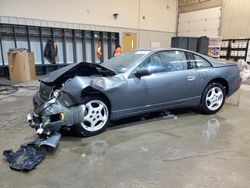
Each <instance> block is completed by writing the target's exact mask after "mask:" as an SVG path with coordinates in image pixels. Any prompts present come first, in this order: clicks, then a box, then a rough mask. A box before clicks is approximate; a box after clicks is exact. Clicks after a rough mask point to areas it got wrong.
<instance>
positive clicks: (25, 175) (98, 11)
mask: <svg viewBox="0 0 250 188" xmlns="http://www.w3.org/2000/svg"><path fill="white" fill-rule="evenodd" d="M249 9H250V2H249V1H247V0H241V1H239V0H227V1H226V0H126V1H121V2H119V1H114V0H105V1H99V0H92V1H87V0H81V1H80V0H73V1H66V0H54V1H49V0H43V1H41V0H37V1H32V0H26V1H14V0H0V105H1V108H0V120H1V122H0V135H1V136H0V151H1V153H2V152H3V151H4V150H8V149H13V150H14V151H16V150H17V149H18V148H19V147H20V145H21V144H23V143H26V142H28V141H30V140H32V139H34V138H35V137H36V133H35V131H34V129H32V128H30V127H29V126H28V124H27V121H26V116H27V114H29V113H31V112H32V110H33V100H32V97H33V95H34V94H35V92H37V91H38V89H39V85H40V82H39V79H41V78H42V77H43V76H44V75H46V74H48V73H51V72H52V71H55V70H58V69H60V68H62V67H65V66H68V65H71V64H74V63H78V62H82V61H83V62H89V63H95V64H100V65H101V64H102V63H103V62H105V61H107V60H108V59H110V58H112V57H113V56H114V52H115V50H116V46H117V45H118V44H119V45H120V46H121V49H122V51H123V52H128V51H131V50H135V49H138V48H139V49H148V48H171V47H174V48H181V49H187V50H191V51H194V52H198V53H201V54H204V55H208V56H210V57H213V58H215V59H224V60H228V61H232V62H234V63H236V64H237V65H238V67H239V70H240V76H241V78H242V84H241V87H240V89H239V90H238V91H237V92H236V93H234V94H233V95H232V96H230V97H229V98H227V99H226V101H225V105H224V106H223V108H222V109H221V110H220V111H219V112H218V113H216V114H211V115H204V114H202V113H200V112H199V111H197V110H196V109H195V108H184V109H173V110H170V111H162V110H160V111H157V112H154V113H147V114H143V115H139V116H134V117H130V118H125V119H121V120H118V121H114V122H111V124H110V126H109V127H108V128H107V130H106V131H105V132H103V133H101V134H98V135H95V136H91V137H79V136H77V135H74V134H71V133H68V132H62V138H61V139H60V142H59V145H58V147H57V148H56V149H55V151H53V152H52V153H48V154H47V155H46V158H45V159H44V161H42V162H41V163H40V164H39V165H38V166H37V167H36V168H35V169H34V170H32V171H30V172H18V171H14V170H11V169H10V168H9V163H8V161H7V159H6V158H5V157H4V156H3V155H1V156H0V187H1V188H16V187H18V188H20V187H33V188H45V187H72V188H78V187H86V188H88V187H93V188H94V187H98V188H106V187H107V188H111V187H114V188H119V187H120V188H127V187H128V188H144V187H145V188H158V187H159V188H161V187H164V188H165V187H185V188H189V187H190V188H191V187H209V188H210V187H227V188H231V187H232V188H235V187H237V188H241V187H242V188H245V187H249V183H250V181H249V178H250V175H249V174H250V146H249V135H248V133H249V134H250V127H249V123H248V121H250V116H249V114H248V113H249V112H250V108H249V106H250V100H249V99H250V94H249V91H250V65H249V63H250V24H249V18H250V11H249ZM49 39H50V40H53V41H54V43H55V44H56V45H57V50H58V52H57V54H56V57H55V59H54V61H53V62H51V61H49V60H48V59H47V58H46V57H44V49H45V46H46V44H47V41H48V40H49ZM99 47H100V51H98V50H99ZM13 50H14V51H19V50H21V52H20V53H24V54H29V55H28V56H25V57H28V60H27V58H26V59H25V58H24V59H22V58H21V60H20V62H19V63H22V61H27V62H28V63H27V64H28V65H29V66H30V67H33V68H29V71H28V72H27V70H26V72H25V71H24V72H21V70H20V69H16V70H15V68H14V66H15V65H12V62H11V61H12V57H11V56H12V55H13V54H14V53H13ZM11 51H12V52H11ZM99 52H100V53H101V55H100V53H99ZM13 70H14V71H16V72H15V73H13ZM32 71H33V72H32ZM52 74H53V73H52ZM229 74H230V73H229ZM176 84H177V85H178V83H176ZM1 85H3V86H4V85H10V86H15V87H14V89H16V90H17V91H15V92H13V93H10V94H6V93H5V88H4V87H2V86H1ZM1 87H2V88H3V89H2V88H1ZM121 100H126V99H121Z"/></svg>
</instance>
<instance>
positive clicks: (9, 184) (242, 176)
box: [0, 82, 250, 188]
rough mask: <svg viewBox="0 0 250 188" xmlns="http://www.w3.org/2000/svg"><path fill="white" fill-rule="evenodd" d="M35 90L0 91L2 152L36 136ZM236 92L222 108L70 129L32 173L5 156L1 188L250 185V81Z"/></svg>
mask: <svg viewBox="0 0 250 188" xmlns="http://www.w3.org/2000/svg"><path fill="white" fill-rule="evenodd" d="M31 84H35V85H36V84H37V82H31V83H28V85H31ZM32 94H33V91H28V90H24V89H21V90H19V91H18V92H17V93H14V94H12V95H9V96H0V105H1V108H0V120H1V122H0V151H1V152H2V151H3V150H5V149H10V148H13V149H14V150H16V149H18V147H19V145H20V144H21V143H24V142H26V141H28V140H30V139H32V138H33V137H34V130H32V129H31V128H29V127H28V126H27V124H26V122H25V121H26V114H27V113H29V112H30V111H31V110H32ZM235 98H236V100H237V101H238V100H240V105H239V106H235V105H231V104H226V105H225V106H224V108H223V109H222V110H221V111H220V112H219V113H218V114H216V115H209V116H207V115H200V114H197V113H195V112H191V111H185V112H181V113H179V114H177V117H178V118H177V119H167V118H165V117H164V116H159V115H157V114H156V115H155V116H153V117H151V118H140V117H137V118H133V119H132V120H124V121H122V122H118V123H117V124H118V125H116V126H112V127H111V128H109V129H108V130H107V131H106V132H104V133H103V134H101V135H97V136H95V137H89V138H77V137H72V136H65V137H63V138H62V139H61V141H60V145H59V147H58V149H57V150H56V152H55V153H54V154H50V155H47V157H46V159H45V160H44V161H43V162H42V163H41V164H40V165H38V166H37V169H35V170H32V171H30V172H28V173H22V172H16V171H13V170H10V169H9V164H8V162H7V161H6V159H5V158H4V157H3V156H2V155H1V156H0V188H22V187H25V188H27V187H32V188H45V187H46V188H47V187H49V188H51V187H53V188H59V187H60V188H62V187H66V188H68V187H70V188H78V187H84V188H89V187H93V188H96V187H97V188H144V187H147V188H148V187H149V188H151V187H152V188H158V187H164V188H165V187H174V188H178V187H185V188H189V187H199V188H200V187H202V188H205V187H209V188H210V187H223V188H224V187H226V188H231V187H237V188H241V187H242V188H245V187H249V184H250V126H249V122H250V116H249V113H250V86H248V85H243V86H242V87H241V89H240V92H239V93H238V95H236V97H235ZM233 100H235V99H233ZM233 103H234V102H233ZM140 119H143V120H140Z"/></svg>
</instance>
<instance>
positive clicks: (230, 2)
mask: <svg viewBox="0 0 250 188" xmlns="http://www.w3.org/2000/svg"><path fill="white" fill-rule="evenodd" d="M249 20H250V1H249V0H224V3H223V11H222V26H221V35H222V37H223V38H225V39H234V38H235V39H237V38H250V21H249Z"/></svg>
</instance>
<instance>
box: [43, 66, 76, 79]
mask: <svg viewBox="0 0 250 188" xmlns="http://www.w3.org/2000/svg"><path fill="white" fill-rule="evenodd" d="M79 64H80V63H73V64H71V65H68V66H66V67H62V68H60V69H58V70H56V71H53V72H51V73H49V74H47V75H45V76H44V77H43V78H41V79H39V80H40V81H42V82H45V83H52V82H55V81H56V80H57V79H58V78H60V77H61V76H62V75H63V74H65V73H66V72H68V71H70V70H71V69H73V68H75V67H77V66H79Z"/></svg>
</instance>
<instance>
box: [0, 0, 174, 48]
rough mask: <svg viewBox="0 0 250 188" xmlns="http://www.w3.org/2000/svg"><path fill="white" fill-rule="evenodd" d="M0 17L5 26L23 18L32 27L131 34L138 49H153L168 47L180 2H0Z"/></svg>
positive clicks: (142, 0)
mask: <svg viewBox="0 0 250 188" xmlns="http://www.w3.org/2000/svg"><path fill="white" fill-rule="evenodd" d="M114 13H119V16H118V19H116V20H115V19H113V14H114ZM0 16H1V18H2V19H1V21H2V22H4V23H6V22H16V20H20V18H24V19H23V20H22V21H21V22H24V23H25V24H27V22H32V25H43V26H45V25H49V24H50V25H49V26H51V27H53V25H59V26H60V25H62V24H68V23H74V25H73V24H72V27H80V28H82V29H87V28H89V29H93V30H101V31H107V30H112V31H113V30H114V32H115V31H118V32H120V33H123V32H131V31H132V32H136V33H138V39H139V40H138V41H137V42H138V46H139V47H150V41H158V40H159V39H160V40H161V41H159V42H161V43H162V44H163V45H162V46H163V47H169V46H170V44H169V42H166V41H165V37H166V40H167V41H168V40H170V38H169V37H172V36H173V35H175V33H176V22H177V1H176V0H167V1H166V0H126V1H116V0H105V1H100V0H91V1H89V0H72V1H67V0H53V1H51V0H25V1H16V0H1V1H0ZM15 19H16V20H15ZM27 20H28V21H27ZM68 25H69V24H68ZM140 30H142V31H140ZM155 31H157V32H155ZM147 32H148V35H147ZM159 35H160V36H161V37H159ZM120 36H122V35H120ZM149 36H150V38H149ZM162 36H164V37H162ZM121 39H122V37H121ZM121 44H122V41H121Z"/></svg>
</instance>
